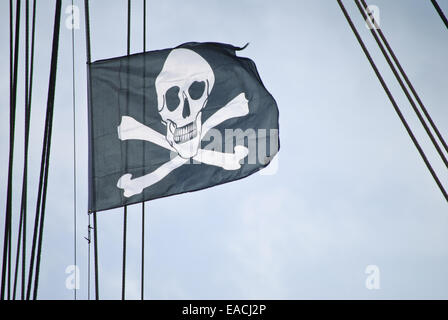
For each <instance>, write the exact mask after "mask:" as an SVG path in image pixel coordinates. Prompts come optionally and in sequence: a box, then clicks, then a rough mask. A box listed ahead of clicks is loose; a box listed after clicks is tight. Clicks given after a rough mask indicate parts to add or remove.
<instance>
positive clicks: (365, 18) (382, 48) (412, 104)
mask: <svg viewBox="0 0 448 320" xmlns="http://www.w3.org/2000/svg"><path fill="white" fill-rule="evenodd" d="M362 2H363V6H364V9H363V8H362V7H361V3H360V1H359V0H355V3H356V6H357V7H358V10H359V12H360V13H361V15H362V17H363V19H364V20H365V21H367V22H368V24H369V26H370V27H371V28H370V31H371V33H372V35H373V37H374V38H375V41H376V43H377V44H378V46H379V48H380V49H381V52H382V53H383V56H384V58H385V59H386V61H387V63H388V64H389V67H390V69H391V70H392V72H393V74H394V76H395V78H396V79H397V81H398V83H399V84H400V87H401V89H402V90H403V92H404V93H405V95H406V97H407V98H408V101H409V103H410V104H411V106H412V109H413V110H414V112H415V114H416V115H417V117H418V119H419V120H420V123H421V124H422V126H423V128H424V129H425V131H426V134H427V135H428V136H429V138H430V139H431V142H432V144H433V145H434V147H435V148H436V150H437V153H438V154H439V155H440V158H441V159H442V161H443V163H444V164H445V166H446V167H447V168H448V160H447V159H446V157H445V155H444V154H443V152H442V150H441V149H440V146H439V144H438V142H437V141H436V139H435V137H434V135H433V134H432V132H431V130H430V129H429V127H428V125H427V124H426V121H425V119H424V118H423V116H422V114H421V113H420V111H419V110H418V108H417V106H416V105H415V102H414V100H413V99H412V97H411V95H410V94H409V91H408V89H407V88H406V86H405V85H404V83H403V80H402V79H401V78H400V75H399V74H398V72H397V70H396V69H395V66H394V65H393V63H392V61H391V60H390V58H389V55H388V53H387V52H386V50H385V49H384V46H383V44H382V43H381V41H380V39H379V38H378V35H377V33H376V31H375V29H376V28H378V29H379V26H378V25H377V23H376V22H375V21H374V22H373V23H374V26H375V28H373V26H372V25H371V24H370V19H368V16H367V13H366V11H367V10H369V9H368V7H367V4H366V3H365V1H364V0H362ZM367 12H368V11H367ZM369 13H370V12H369ZM381 34H382V33H381ZM381 38H382V39H383V41H384V40H385V37H384V34H382V37H381ZM387 48H388V51H389V53H390V54H391V56H392V57H393V59H394V61H395V63H396V64H397V66H398V65H400V72H401V74H402V75H403V74H405V72H404V70H403V68H401V64H400V62H399V61H398V59H397V57H396V56H395V54H394V52H393V51H392V48H391V47H390V46H389V43H388V45H387ZM405 78H406V79H407V83H408V85H410V87H411V86H412V84H411V83H410V80H409V78H407V76H406V77H405ZM412 87H413V86H412ZM414 92H415V90H414ZM414 96H415V95H414ZM421 105H422V104H421ZM421 105H420V106H421ZM423 109H424V110H426V108H425V107H424V106H423ZM426 114H428V112H427V111H426ZM428 116H429V114H428ZM429 118H431V117H429ZM433 125H434V127H435V124H434V123H433ZM434 127H433V128H434ZM435 128H436V132H438V130H437V127H435ZM440 138H441V141H444V140H443V137H441V136H440Z"/></svg>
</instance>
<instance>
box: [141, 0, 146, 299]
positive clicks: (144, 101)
mask: <svg viewBox="0 0 448 320" xmlns="http://www.w3.org/2000/svg"><path fill="white" fill-rule="evenodd" d="M145 51H146V0H143V52H145ZM145 87H146V55H144V56H143V90H145ZM143 119H146V96H145V94H144V93H143ZM144 148H145V143H144V142H143V150H144ZM145 155H146V153H145V152H143V163H145ZM141 268H142V270H141V288H140V291H141V293H140V295H141V300H144V299H145V202H143V203H142V266H141Z"/></svg>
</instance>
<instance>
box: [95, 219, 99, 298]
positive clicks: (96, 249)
mask: <svg viewBox="0 0 448 320" xmlns="http://www.w3.org/2000/svg"><path fill="white" fill-rule="evenodd" d="M97 230H98V224H97V222H96V211H95V212H93V241H94V242H93V254H94V259H95V300H99V299H100V289H99V285H98V277H99V274H98V235H97Z"/></svg>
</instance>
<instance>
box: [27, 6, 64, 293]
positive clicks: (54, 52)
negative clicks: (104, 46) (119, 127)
mask: <svg viewBox="0 0 448 320" xmlns="http://www.w3.org/2000/svg"><path fill="white" fill-rule="evenodd" d="M61 6H62V1H61V0H57V1H56V8H55V17H54V30H53V47H52V53H51V67H50V80H49V88H48V101H47V107H48V109H50V110H51V112H50V122H49V130H48V144H47V150H46V153H47V158H46V161H45V178H44V185H43V195H42V211H41V215H40V226H39V240H38V248H37V262H36V276H35V279H34V292H33V299H34V300H36V299H37V291H38V286H39V271H40V261H41V253H42V242H43V229H44V222H45V205H46V197H47V187H48V171H49V166H50V150H51V135H52V129H53V110H54V98H55V91H56V73H57V63H58V51H59V31H60V24H61Z"/></svg>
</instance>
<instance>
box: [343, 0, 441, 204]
mask: <svg viewBox="0 0 448 320" xmlns="http://www.w3.org/2000/svg"><path fill="white" fill-rule="evenodd" d="M338 4H339V6H340V8H341V10H342V13H343V14H344V16H345V18H346V20H347V22H348V24H349V25H350V28H351V29H352V31H353V33H354V35H355V37H356V39H357V40H358V42H359V44H360V46H361V48H362V50H363V52H364V54H365V55H366V57H367V59H368V60H369V63H370V65H371V66H372V68H373V70H374V72H375V74H376V76H377V77H378V80H379V81H380V83H381V85H382V87H383V89H384V91H385V92H386V94H387V96H388V98H389V100H390V101H391V103H392V105H393V107H394V109H395V112H396V113H397V115H398V117H399V118H400V120H401V122H402V123H403V125H404V127H405V129H406V131H407V133H408V134H409V137H410V138H411V140H412V142H413V143H414V145H415V147H416V148H417V150H418V152H419V153H420V156H421V157H422V159H423V161H424V162H425V164H426V167H427V168H428V170H429V171H430V173H431V175H432V176H433V178H434V180H435V181H436V183H437V185H438V186H439V188H440V191H441V192H442V194H443V196H444V197H445V199H446V200H447V201H448V194H447V193H446V191H445V189H444V188H443V186H442V184H441V183H440V180H439V178H438V177H437V175H436V173H435V172H434V170H433V168H432V166H431V164H430V163H429V161H428V159H427V157H426V155H425V153H424V152H423V150H422V148H421V147H420V144H419V143H418V141H417V139H416V138H415V136H414V134H413V133H412V130H411V129H410V127H409V125H408V123H407V122H406V119H405V118H404V116H403V114H402V113H401V110H400V108H399V107H398V105H397V103H396V102H395V99H394V97H393V96H392V94H391V92H390V90H389V88H388V87H387V85H386V83H385V82H384V79H383V77H382V75H381V73H380V72H379V70H378V68H377V67H376V65H375V62H374V61H373V59H372V57H371V56H370V53H369V51H368V50H367V48H366V46H365V44H364V42H363V41H362V39H361V37H360V35H359V33H358V31H357V30H356V27H355V26H354V24H353V22H352V20H351V18H350V16H349V14H348V13H347V11H346V9H345V7H344V4H343V3H342V1H341V0H338Z"/></svg>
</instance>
